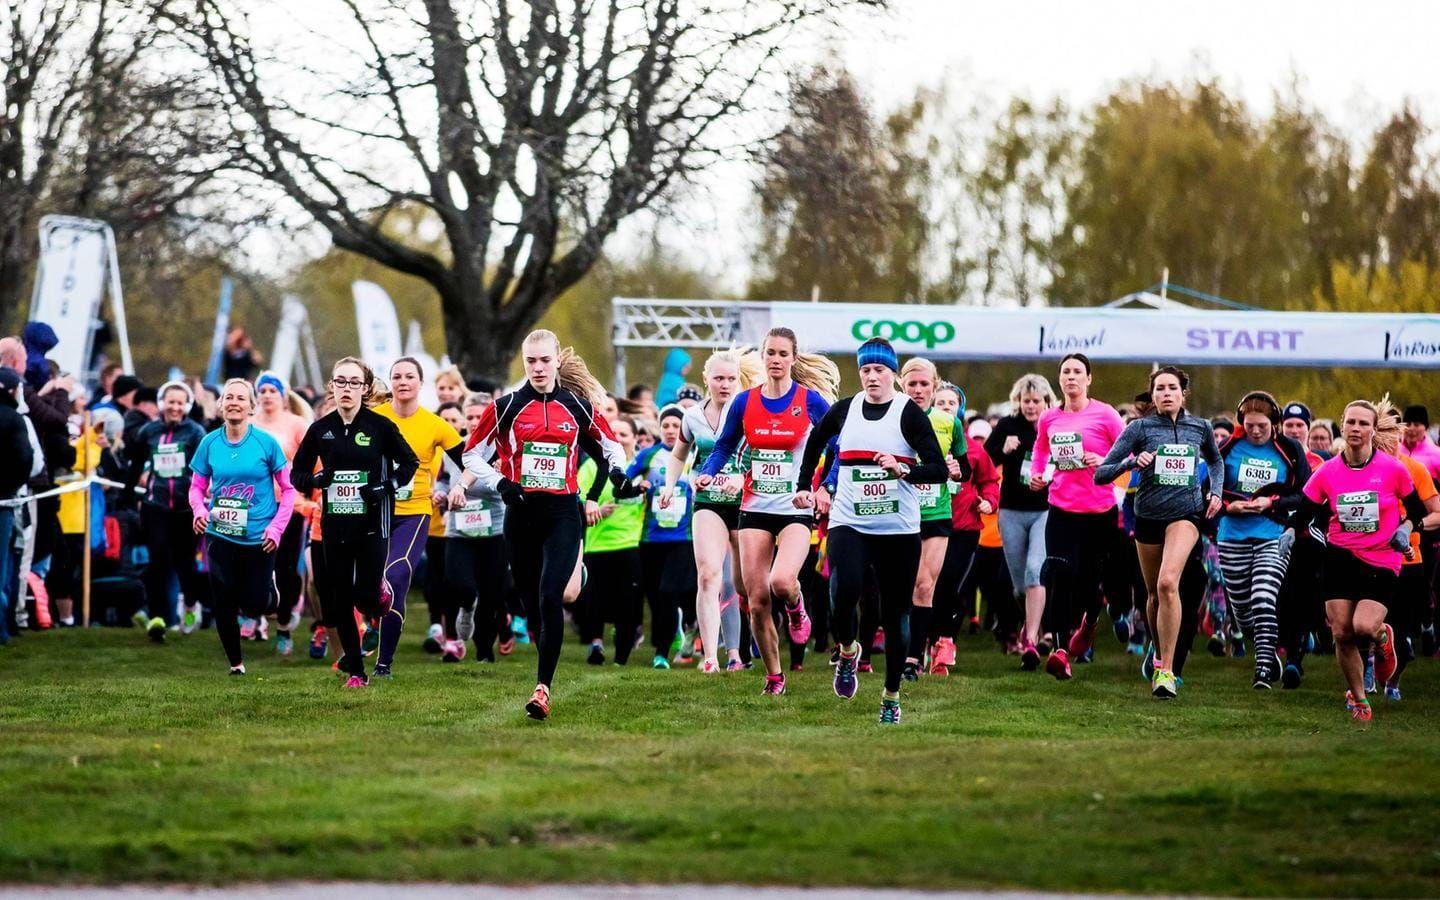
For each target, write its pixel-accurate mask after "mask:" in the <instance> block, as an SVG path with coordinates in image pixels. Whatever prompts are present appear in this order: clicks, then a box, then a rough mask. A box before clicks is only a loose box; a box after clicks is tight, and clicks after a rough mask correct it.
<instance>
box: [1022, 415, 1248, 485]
mask: <svg viewBox="0 0 1440 900" xmlns="http://www.w3.org/2000/svg"><path fill="white" fill-rule="evenodd" d="M1141 427H1142V426H1141V424H1140V422H1139V421H1136V422H1132V423H1131V424H1130V426H1129V427H1128V428H1126V429H1125V430H1124V431H1122V432H1121V433H1120V436H1119V437H1118V438H1116V439H1115V443H1114V444H1112V445H1111V446H1110V452H1109V453H1107V454H1105V461H1104V462H1102V463H1101V464H1100V465H1099V466H1097V467H1096V468H1095V483H1096V484H1109V483H1110V482H1112V481H1114V480H1115V479H1117V478H1119V477H1120V476H1121V475H1123V474H1124V473H1126V472H1128V471H1130V470H1131V469H1133V468H1135V460H1134V459H1133V458H1132V457H1134V455H1135V448H1136V447H1137V446H1138V445H1139V441H1140V438H1139V435H1140V428H1141ZM1210 440H1211V443H1212V444H1213V443H1214V440H1215V437H1214V435H1211V437H1210ZM1034 466H1035V468H1036V469H1039V470H1040V471H1042V472H1043V471H1045V470H1044V469H1040V460H1039V458H1038V457H1037V458H1036V460H1035V462H1034ZM1210 473H1211V474H1210V478H1211V480H1212V481H1213V480H1214V478H1215V469H1214V467H1213V466H1212V467H1211V469H1210ZM1221 477H1224V476H1223V475H1222V476H1221Z"/></svg>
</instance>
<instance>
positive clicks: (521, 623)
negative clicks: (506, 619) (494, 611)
mask: <svg viewBox="0 0 1440 900" xmlns="http://www.w3.org/2000/svg"><path fill="white" fill-rule="evenodd" d="M510 631H511V633H512V634H514V635H515V643H517V644H528V643H530V623H529V622H527V621H525V617H524V616H511V617H510Z"/></svg>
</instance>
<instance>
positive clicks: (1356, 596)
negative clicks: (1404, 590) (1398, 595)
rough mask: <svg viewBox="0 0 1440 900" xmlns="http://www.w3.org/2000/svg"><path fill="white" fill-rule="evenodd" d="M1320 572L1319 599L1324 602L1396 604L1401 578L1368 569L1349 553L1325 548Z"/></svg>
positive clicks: (1384, 571)
mask: <svg viewBox="0 0 1440 900" xmlns="http://www.w3.org/2000/svg"><path fill="white" fill-rule="evenodd" d="M1321 571H1322V573H1323V575H1322V577H1323V579H1324V583H1323V585H1322V590H1321V592H1320V596H1322V597H1324V598H1325V599H1326V600H1354V601H1357V602H1358V601H1360V600H1374V601H1375V602H1376V603H1379V604H1381V605H1383V606H1386V607H1389V606H1393V605H1394V603H1395V589H1396V587H1397V586H1398V585H1399V583H1400V576H1399V575H1397V574H1396V573H1394V572H1392V571H1390V570H1389V569H1381V568H1379V567H1377V566H1372V565H1370V564H1369V563H1367V562H1365V561H1364V560H1362V559H1360V557H1358V556H1356V555H1355V554H1353V553H1351V552H1350V551H1349V550H1344V549H1342V548H1340V547H1334V546H1329V545H1327V546H1326V547H1325V561H1324V563H1323V564H1322V567H1321Z"/></svg>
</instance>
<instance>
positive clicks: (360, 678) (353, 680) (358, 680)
mask: <svg viewBox="0 0 1440 900" xmlns="http://www.w3.org/2000/svg"><path fill="white" fill-rule="evenodd" d="M369 686H370V679H368V678H366V677H365V676H364V675H351V676H350V677H349V678H347V679H345V683H344V684H343V685H341V687H346V688H363V687H369Z"/></svg>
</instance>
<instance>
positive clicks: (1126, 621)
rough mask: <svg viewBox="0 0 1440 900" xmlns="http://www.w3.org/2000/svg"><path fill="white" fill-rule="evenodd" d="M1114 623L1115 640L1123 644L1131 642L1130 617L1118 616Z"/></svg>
mask: <svg viewBox="0 0 1440 900" xmlns="http://www.w3.org/2000/svg"><path fill="white" fill-rule="evenodd" d="M1112 624H1113V625H1114V626H1115V640H1117V641H1119V642H1120V643H1122V644H1128V643H1130V617H1129V616H1116V617H1115V620H1114V622H1113V623H1112Z"/></svg>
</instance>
